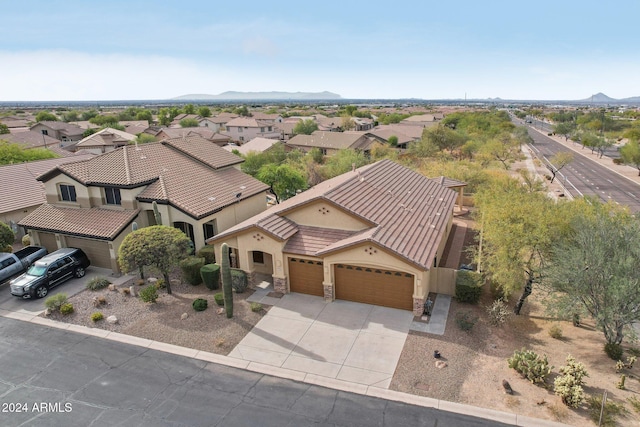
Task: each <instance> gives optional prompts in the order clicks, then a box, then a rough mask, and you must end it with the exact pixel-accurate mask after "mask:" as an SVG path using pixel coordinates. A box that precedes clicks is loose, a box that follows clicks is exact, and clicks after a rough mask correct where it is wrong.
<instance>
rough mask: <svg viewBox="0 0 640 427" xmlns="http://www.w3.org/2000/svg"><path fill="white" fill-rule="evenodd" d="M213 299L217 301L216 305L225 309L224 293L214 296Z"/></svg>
mask: <svg viewBox="0 0 640 427" xmlns="http://www.w3.org/2000/svg"><path fill="white" fill-rule="evenodd" d="M213 299H214V300H215V302H216V304H218V305H219V306H220V307H224V295H223V294H222V292H218V293H217V294H214V295H213Z"/></svg>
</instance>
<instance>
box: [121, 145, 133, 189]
mask: <svg viewBox="0 0 640 427" xmlns="http://www.w3.org/2000/svg"><path fill="white" fill-rule="evenodd" d="M122 154H123V160H124V172H125V174H126V176H127V184H131V170H130V165H129V150H127V147H124V148H123V152H122Z"/></svg>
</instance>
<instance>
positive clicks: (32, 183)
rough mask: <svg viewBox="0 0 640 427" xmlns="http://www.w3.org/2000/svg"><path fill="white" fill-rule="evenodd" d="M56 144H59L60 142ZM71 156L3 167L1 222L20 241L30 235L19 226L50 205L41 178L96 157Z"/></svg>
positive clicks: (0, 168)
mask: <svg viewBox="0 0 640 427" xmlns="http://www.w3.org/2000/svg"><path fill="white" fill-rule="evenodd" d="M23 133H24V132H23ZM0 136H5V135H0ZM54 141H56V142H57V143H58V144H59V141H58V140H54ZM68 154H69V156H68V157H60V158H57V159H47V160H38V161H36V162H26V163H19V164H15V165H6V166H0V182H2V185H0V200H2V203H0V221H2V222H4V223H5V224H8V225H10V226H11V228H12V229H13V231H14V232H15V233H16V239H18V240H19V239H20V238H22V236H24V235H25V233H26V230H25V229H24V227H19V226H18V223H19V222H20V221H21V220H22V219H23V218H24V217H26V216H27V215H29V214H30V213H31V212H33V211H35V210H36V209H37V208H38V207H39V206H40V205H42V204H43V203H45V201H46V197H45V192H44V191H45V190H44V185H43V183H42V182H40V181H38V180H37V177H39V176H40V175H42V174H43V173H45V172H47V171H49V170H51V169H52V168H55V167H56V166H58V165H61V164H64V163H68V162H77V161H81V160H88V159H90V158H92V157H93V155H92V154H77V155H72V153H68Z"/></svg>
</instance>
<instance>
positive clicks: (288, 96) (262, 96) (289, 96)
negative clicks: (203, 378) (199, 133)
mask: <svg viewBox="0 0 640 427" xmlns="http://www.w3.org/2000/svg"><path fill="white" fill-rule="evenodd" d="M172 99H173V100H183V101H184V100H194V101H200V100H202V101H206V100H222V101H226V100H229V101H239V100H247V101H248V100H252V101H254V100H308V99H312V100H315V99H319V100H320V99H342V97H341V96H340V95H338V94H337V93H333V92H328V91H324V92H277V91H272V92H236V91H227V92H222V93H221V94H219V95H208V94H189V95H182V96H178V97H176V98H172Z"/></svg>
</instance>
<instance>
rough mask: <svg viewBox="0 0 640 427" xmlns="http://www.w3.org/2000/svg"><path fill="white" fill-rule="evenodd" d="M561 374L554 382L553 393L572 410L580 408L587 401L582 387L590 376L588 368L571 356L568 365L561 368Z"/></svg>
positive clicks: (568, 357)
mask: <svg viewBox="0 0 640 427" xmlns="http://www.w3.org/2000/svg"><path fill="white" fill-rule="evenodd" d="M560 374H561V375H560V376H559V377H557V378H556V379H555V381H554V382H553V392H554V393H555V394H556V395H557V396H560V398H561V399H562V403H564V404H565V405H567V406H569V407H571V408H577V407H579V406H580V405H581V404H582V402H584V401H585V394H584V390H583V388H582V386H583V385H584V378H585V377H588V376H589V374H588V373H587V370H586V368H585V367H584V365H583V364H582V363H580V362H577V361H576V359H574V358H573V356H571V355H569V356H567V364H566V365H565V366H563V367H561V368H560Z"/></svg>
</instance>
